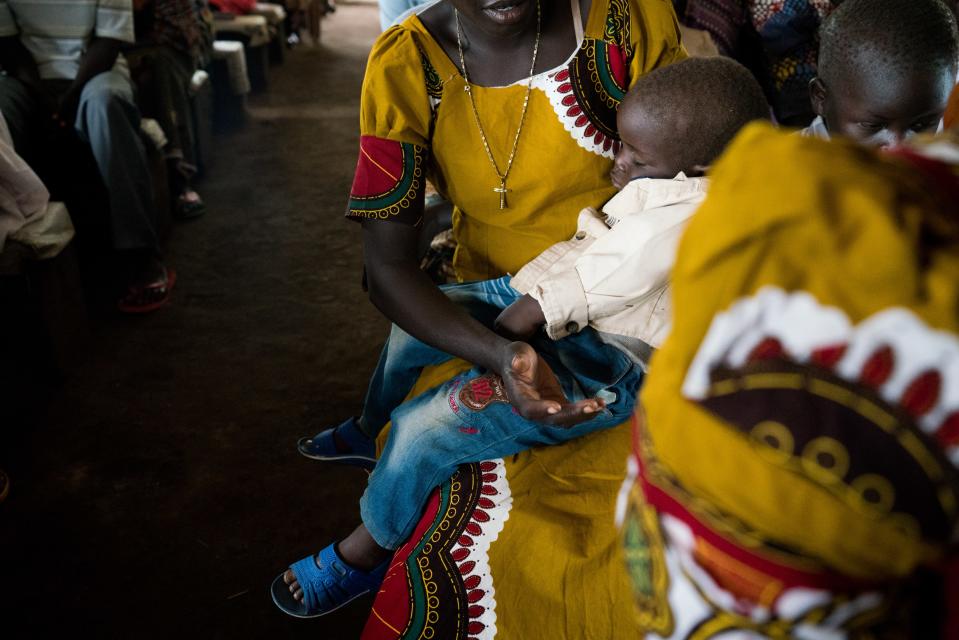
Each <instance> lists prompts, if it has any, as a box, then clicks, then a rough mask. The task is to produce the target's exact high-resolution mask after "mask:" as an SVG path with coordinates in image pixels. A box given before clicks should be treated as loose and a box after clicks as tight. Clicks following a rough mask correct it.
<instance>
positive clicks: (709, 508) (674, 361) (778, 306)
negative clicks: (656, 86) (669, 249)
mask: <svg viewBox="0 0 959 640" xmlns="http://www.w3.org/2000/svg"><path fill="white" fill-rule="evenodd" d="M950 163H951V166H950ZM712 178H713V181H712V184H711V192H710V194H709V196H708V197H707V199H706V202H705V203H704V204H703V206H702V208H700V210H699V211H698V212H697V213H696V216H695V217H694V218H693V221H692V222H691V224H690V226H689V228H688V230H687V232H686V235H685V236H684V237H683V240H682V243H681V245H680V249H679V255H678V258H677V262H676V267H675V270H674V273H673V287H674V298H673V304H674V307H673V308H674V324H673V331H672V334H671V335H670V337H669V338H668V340H667V341H666V343H665V344H664V345H663V348H662V349H661V350H660V351H659V352H658V353H657V354H656V355H655V356H654V358H653V361H652V363H651V368H650V375H649V377H648V378H647V381H646V385H645V387H644V389H643V391H642V393H641V409H640V410H639V413H638V416H637V433H636V441H635V450H636V455H635V458H634V460H633V472H634V473H635V474H636V482H635V484H633V485H632V487H631V488H630V489H629V490H628V491H627V492H625V493H624V504H628V505H629V508H628V510H627V511H626V514H625V519H624V531H625V539H626V545H627V557H628V566H629V568H630V573H631V575H632V577H633V581H634V584H635V597H636V601H637V602H636V605H637V606H636V608H635V611H636V614H637V619H638V620H639V621H640V623H641V625H642V627H643V628H644V629H645V631H646V637H647V638H650V639H654V638H670V639H676V640H679V639H690V640H708V639H711V638H766V637H769V638H792V637H801V638H806V639H808V640H833V639H841V638H911V637H915V638H935V637H940V636H937V635H936V633H937V632H941V631H942V628H941V622H942V621H941V620H937V619H936V617H935V616H934V615H930V614H929V612H930V611H932V612H936V611H937V610H938V612H940V613H941V612H942V611H943V610H947V611H948V612H949V613H950V615H951V616H952V619H951V623H950V625H951V626H950V627H948V628H950V629H951V631H952V632H953V633H955V632H957V631H959V618H957V614H959V611H957V610H956V603H957V602H959V600H957V598H959V591H957V590H956V586H957V585H956V582H955V580H956V578H957V573H959V565H957V564H956V560H957V553H956V552H957V544H956V543H957V541H959V311H957V310H959V222H957V220H956V218H955V215H954V214H955V211H956V209H955V207H956V202H957V198H959V145H957V144H956V142H955V140H953V141H949V140H946V139H943V140H939V141H936V142H935V143H934V144H932V145H931V146H929V147H927V148H926V149H925V150H924V151H923V152H922V153H919V152H900V153H899V154H898V155H897V156H896V157H890V156H888V155H887V156H886V157H880V156H879V155H876V154H874V153H873V152H871V151H868V150H865V149H861V148H858V147H856V146H854V145H853V144H852V143H850V142H844V141H835V142H824V141H821V140H813V139H808V138H801V137H798V136H795V135H792V134H790V133H787V132H777V131H774V130H773V129H772V128H771V127H769V126H768V125H753V127H752V128H750V129H748V130H746V131H745V132H743V133H742V134H740V137H739V138H738V139H737V140H736V141H735V142H734V143H733V146H732V147H731V148H730V150H729V151H728V153H727V154H726V156H724V158H723V159H722V160H721V161H720V162H719V164H718V165H717V167H716V169H715V171H714V173H713V174H712ZM920 571H926V572H928V574H927V575H928V576H932V578H931V579H929V580H928V582H927V583H926V584H931V585H937V583H938V587H937V588H926V589H920V588H918V587H919V585H922V584H924V580H921V579H920V578H919V576H920ZM943 580H944V581H945V582H946V583H947V584H949V583H950V581H951V584H952V587H948V586H947V587H945V588H943V587H942V584H941V582H942V581H943ZM950 589H952V590H951V595H949V594H950ZM923 609H924V610H925V611H926V614H922V615H921V614H918V613H917V611H920V610H923ZM937 626H940V628H939V629H938V630H937V629H936V627H937ZM947 637H952V638H954V637H955V635H951V636H948V635H947Z"/></svg>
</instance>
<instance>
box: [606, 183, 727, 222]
mask: <svg viewBox="0 0 959 640" xmlns="http://www.w3.org/2000/svg"><path fill="white" fill-rule="evenodd" d="M708 188H709V178H705V177H692V178H690V177H688V176H686V175H685V174H683V173H680V174H679V175H677V176H676V177H675V178H640V179H638V180H633V181H631V182H630V183H629V184H627V185H626V186H625V187H623V189H622V191H620V192H619V193H617V194H616V195H615V196H613V197H612V198H610V199H609V201H608V202H607V203H606V204H605V205H604V206H603V213H605V214H606V215H609V216H613V217H614V218H617V219H618V218H622V217H623V216H625V215H629V214H634V213H638V212H641V211H646V210H648V209H655V208H658V207H663V206H668V205H670V204H679V203H688V202H695V201H701V200H702V199H703V198H705V197H706V190H707V189H708Z"/></svg>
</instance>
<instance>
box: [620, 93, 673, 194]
mask: <svg viewBox="0 0 959 640" xmlns="http://www.w3.org/2000/svg"><path fill="white" fill-rule="evenodd" d="M616 124H617V125H618V128H619V138H620V140H621V141H622V143H623V145H622V147H621V148H620V150H619V153H617V154H616V159H615V160H614V161H613V170H612V171H610V173H609V178H610V180H612V182H613V186H615V187H616V188H617V189H622V188H623V187H625V186H626V185H627V184H628V183H629V182H630V180H635V179H637V178H673V177H675V176H676V174H677V173H679V172H680V171H683V169H684V167H682V166H679V164H680V161H679V154H678V153H677V150H676V146H675V145H676V144H677V143H678V142H679V141H678V140H675V137H676V135H675V134H674V133H670V132H668V131H664V129H665V127H663V126H662V125H661V124H660V123H659V122H656V120H655V119H653V118H649V117H647V116H646V113H645V112H644V111H643V109H642V107H641V106H639V105H637V104H635V103H632V102H625V103H624V104H623V105H622V106H621V107H620V109H619V113H618V114H617V115H616Z"/></svg>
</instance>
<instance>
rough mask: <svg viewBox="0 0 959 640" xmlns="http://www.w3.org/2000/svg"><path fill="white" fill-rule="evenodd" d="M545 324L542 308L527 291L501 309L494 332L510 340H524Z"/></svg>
mask: <svg viewBox="0 0 959 640" xmlns="http://www.w3.org/2000/svg"><path fill="white" fill-rule="evenodd" d="M544 324H546V316H544V315H543V308H542V307H541V306H540V305H539V302H537V300H536V298H534V297H532V296H531V295H529V294H528V293H527V294H526V295H524V296H523V297H522V298H520V299H519V300H517V301H516V302H514V303H513V304H511V305H510V306H508V307H506V308H505V309H503V311H502V312H501V313H500V314H499V316H498V317H497V318H496V322H495V327H496V332H497V333H499V334H500V335H501V336H505V337H507V338H509V339H510V340H526V339H528V338H529V337H530V336H532V335H534V334H535V333H536V332H537V331H539V328H540V327H542V326H543V325H544Z"/></svg>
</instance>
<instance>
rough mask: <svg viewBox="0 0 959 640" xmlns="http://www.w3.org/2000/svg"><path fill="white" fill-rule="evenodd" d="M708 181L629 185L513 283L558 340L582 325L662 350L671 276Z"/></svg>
mask: <svg viewBox="0 0 959 640" xmlns="http://www.w3.org/2000/svg"><path fill="white" fill-rule="evenodd" d="M708 184H709V183H708V180H707V179H706V178H687V177H686V176H685V175H684V174H682V173H681V174H679V175H678V176H676V177H675V178H673V179H672V180H661V179H650V178H644V179H639V180H634V181H632V182H630V183H629V184H628V185H626V187H625V188H624V189H623V190H622V191H620V192H619V193H618V194H616V195H615V196H614V197H613V198H612V199H610V201H609V202H607V203H606V205H605V206H604V207H603V210H602V212H598V211H596V210H595V209H593V208H587V209H583V210H582V211H581V212H580V214H579V221H578V224H577V230H576V234H575V235H574V236H573V237H572V238H571V239H570V240H567V241H565V242H560V243H557V244H555V245H553V246H552V247H550V248H549V249H547V250H546V251H544V252H543V253H542V254H540V255H539V256H538V257H536V258H535V259H534V260H533V261H532V262H530V263H529V264H527V265H526V266H525V267H523V268H522V269H520V271H519V273H517V274H516V275H515V276H514V277H513V279H512V280H511V281H510V285H511V286H512V287H513V288H514V289H516V290H517V291H519V292H520V293H524V294H526V293H528V294H529V295H530V296H532V297H533V298H535V299H536V300H537V301H538V302H539V304H540V306H541V307H542V308H543V315H544V316H545V317H546V332H547V333H548V334H549V336H550V337H551V338H552V339H554V340H558V339H560V338H563V337H565V336H567V335H569V334H571V333H577V332H578V331H580V330H581V329H582V328H583V327H586V326H591V327H593V328H594V329H596V330H598V331H602V332H605V333H612V334H617V335H622V336H627V337H630V338H637V339H639V340H642V341H643V342H645V343H646V344H648V345H650V346H652V347H659V346H660V344H662V342H663V340H664V339H665V338H666V335H667V334H668V332H669V328H670V326H671V318H670V315H671V308H670V307H671V305H670V292H669V275H670V272H671V271H672V268H673V263H674V262H675V259H676V249H677V247H678V245H679V239H680V237H681V236H682V234H683V231H684V230H685V228H686V223H687V222H688V221H689V219H690V217H691V216H692V215H693V213H694V212H695V211H696V209H697V208H698V207H699V205H700V203H702V201H703V199H704V198H705V197H706V189H707V186H708Z"/></svg>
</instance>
